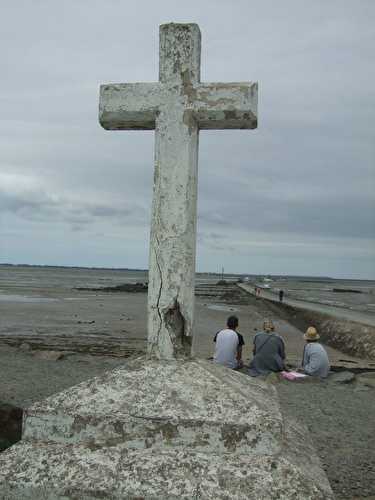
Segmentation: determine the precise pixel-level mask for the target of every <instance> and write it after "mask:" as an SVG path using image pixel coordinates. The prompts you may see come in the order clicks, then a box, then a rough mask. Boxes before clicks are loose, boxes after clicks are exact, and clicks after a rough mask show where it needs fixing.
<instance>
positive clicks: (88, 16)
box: [0, 0, 375, 274]
mask: <svg viewBox="0 0 375 500" xmlns="http://www.w3.org/2000/svg"><path fill="white" fill-rule="evenodd" d="M146 5H147V8H146ZM143 7H144V8H143ZM374 13H375V5H374V3H373V2H372V1H369V0H361V2H360V3H358V2H357V3H355V2H353V1H352V0H331V1H330V2H326V1H324V0H317V1H315V2H300V1H299V0H286V1H285V2H274V1H270V0H265V1H264V2H261V3H260V4H259V2H255V1H252V0H251V1H249V0H238V1H237V2H236V3H235V8H234V7H233V5H232V4H231V3H230V2H216V1H213V0H207V2H204V3H202V2H199V1H198V0H191V1H190V2H189V3H188V4H182V3H180V2H172V0H161V1H160V2H157V3H152V2H147V3H146V2H142V1H141V2H140V3H138V4H137V5H135V4H134V5H130V4H129V5H128V4H126V5H125V4H121V3H119V2H117V0H108V1H107V2H105V3H103V2H101V1H97V0H92V1H91V0H90V2H88V1H85V0H84V1H82V2H73V1H70V0H66V1H65V2H60V3H58V4H57V3H55V2H52V3H48V4H43V5H42V4H41V3H38V2H33V3H32V4H31V3H30V2H28V1H26V0H19V1H18V2H11V1H10V0H5V1H4V2H3V4H2V16H1V19H0V33H1V35H0V36H1V41H2V48H3V50H2V54H1V56H0V57H1V61H0V62H1V67H2V69H3V78H2V81H1V84H0V85H1V90H2V92H1V97H0V102H1V109H2V115H1V119H0V151H1V153H0V174H1V173H5V174H12V175H13V174H14V175H19V176H20V179H21V178H22V177H27V178H30V179H31V180H32V181H33V184H32V186H31V187H30V186H29V187H28V186H24V187H25V189H21V188H20V185H19V183H20V182H21V180H18V181H16V185H12V183H10V184H9V183H8V184H6V185H4V186H1V187H0V208H2V213H3V214H5V216H3V218H2V226H1V232H2V234H6V232H7V230H8V227H7V220H12V224H13V226H12V227H13V232H14V234H16V233H17V231H18V233H19V234H20V235H22V234H24V226H23V223H24V221H25V220H26V219H27V220H28V221H32V222H33V224H32V228H33V231H36V227H37V226H38V224H39V225H40V227H43V228H44V230H45V231H46V232H48V231H49V230H50V228H53V227H55V226H56V224H58V225H61V224H70V227H71V230H72V231H73V232H74V233H75V234H76V235H77V234H79V232H81V231H83V230H85V229H86V230H88V228H89V230H90V231H91V232H92V234H93V235H94V236H93V238H97V241H100V242H102V239H101V238H104V237H103V236H101V235H103V234H104V232H103V226H106V227H114V228H116V227H120V226H121V227H129V228H131V227H134V226H140V227H142V228H143V229H144V234H147V233H148V225H149V220H150V207H151V199H152V178H153V144H154V139H153V133H144V132H134V133H125V132H124V133H121V132H119V133H115V132H105V131H103V130H102V129H101V128H100V126H99V124H98V120H97V108H98V87H99V84H100V83H106V82H135V81H155V80H156V79H157V73H158V24H160V23H161V22H165V21H169V20H174V21H195V22H198V23H199V24H200V27H201V30H202V79H203V80H205V81H235V80H251V79H253V80H259V83H260V94H259V99H260V101H259V128H258V130H256V131H251V132H249V131H214V132H203V133H202V134H201V136H200V151H199V155H200V162H199V200H198V208H199V222H198V227H199V231H200V237H199V249H200V250H199V253H198V265H199V267H202V265H206V266H208V268H209V267H210V266H211V265H212V266H218V265H219V261H220V265H221V260H222V259H223V258H224V256H225V259H227V260H226V262H227V263H225V267H226V268H229V267H230V266H231V265H233V266H237V265H238V266H245V265H246V262H247V261H246V252H248V253H249V255H250V254H251V256H252V265H253V266H254V267H256V266H257V265H259V267H260V266H261V265H265V264H264V262H265V261H264V258H263V256H264V255H268V256H269V260H268V261H267V265H269V266H270V269H271V268H277V266H278V264H277V262H278V260H277V259H278V255H277V252H273V251H272V252H271V250H270V248H269V247H267V246H266V243H265V242H264V240H263V239H262V237H261V236H260V235H261V234H264V232H267V234H268V235H269V237H270V241H272V242H273V244H274V245H275V246H276V247H277V242H278V241H279V243H280V242H281V240H282V238H283V237H284V236H286V237H287V236H288V235H294V234H298V235H299V237H300V238H301V239H302V240H304V241H308V242H309V244H310V245H311V238H313V239H315V240H316V241H318V240H319V242H320V241H321V240H320V238H323V240H324V241H326V240H327V239H328V238H330V239H332V238H333V241H336V244H337V250H336V253H337V262H339V261H340V262H341V260H340V259H341V256H342V255H343V252H344V250H343V249H342V248H341V246H342V245H341V243H342V239H343V238H351V239H353V241H352V242H351V244H350V245H349V247H350V249H351V250H350V251H352V252H353V256H354V255H357V253H356V250H355V248H356V245H357V246H360V245H361V243H362V242H363V241H364V240H365V239H366V241H367V239H369V238H370V239H372V238H374V219H375V216H374V215H373V214H374V212H375V211H374V205H375V201H374V193H375V172H374V158H375V149H374V144H375V140H374V133H373V123H374V119H375V116H374V109H375V107H374V101H375V93H374V87H373V81H374V79H375V67H374V65H373V64H372V59H373V54H372V52H373V49H372V48H373V46H374V43H375V35H374V29H373V23H372V19H373V15H374ZM124 26H126V29H124ZM15 33H17V36H15ZM0 181H1V178H0ZM17 183H18V189H16V188H17ZM14 214H16V217H13V215H14ZM9 223H10V222H9ZM34 223H35V224H34ZM143 229H142V231H143ZM115 233H116V231H114V234H115ZM12 234H13V233H12ZM28 234H29V236H28V238H30V240H29V241H30V246H31V245H32V243H33V241H34V240H33V238H35V240H36V239H37V238H36V236H34V233H33V232H30V233H28ZM127 234H130V232H128V233H127ZM142 234H143V233H142ZM250 234H251V235H252V237H251V239H252V240H253V239H254V238H260V239H259V243H260V245H257V246H250V247H248V246H247V245H246V244H243V243H242V240H241V238H239V237H238V235H250ZM106 235H107V236H106V238H104V239H103V242H102V243H101V244H102V245H103V248H104V247H105V251H104V250H103V255H105V257H103V260H102V261H100V262H98V263H99V264H100V265H109V266H111V265H113V262H112V261H111V257H110V256H111V255H114V256H115V255H116V256H117V255H118V253H117V252H118V248H117V245H118V240H117V239H116V238H117V236H114V237H113V239H110V238H109V237H108V232H106ZM104 240H105V241H104ZM9 241H13V239H12V238H10V240H9ZM135 241H137V243H135V245H140V244H139V242H138V240H135ZM355 241H356V242H357V243H355ZM262 242H263V243H262ZM93 243H94V242H93ZM70 244H71V242H70V240H69V237H68V236H67V237H66V241H65V242H63V243H62V244H61V255H60V253H59V254H58V255H59V258H60V257H61V258H62V259H63V255H64V245H66V253H67V254H69V252H70V250H69V248H70ZM94 244H95V243H94ZM262 244H263V246H261V245H262ZM319 245H320V247H319V248H321V249H322V252H321V253H319V258H318V257H317V258H316V259H315V260H314V263H313V264H312V265H313V266H315V269H316V273H317V274H319V268H320V266H322V265H323V264H324V262H323V260H322V259H323V257H322V256H323V255H324V243H321V242H320V243H319ZM126 246H129V245H126ZM374 246H375V243H374ZM333 247H334V243H333V244H329V245H328V243H326V249H327V250H326V251H327V254H330V252H331V249H332V248H333ZM349 247H348V248H349ZM139 248H140V247H139ZM229 248H230V249H231V250H230V251H229V250H228V249H229ZM301 248H302V247H301ZM303 248H305V247H303ZM13 250H14V252H13V253H14V255H19V253H20V252H19V251H18V250H17V251H16V248H15V246H14V248H13ZM142 251H143V250H142ZM142 251H141V250H140V252H139V253H142ZM301 251H302V250H301ZM348 251H349V250H348ZM226 252H227V254H226ZM257 252H258V253H257ZM119 253H120V252H119ZM86 254H87V252H83V253H82V255H81V257H80V258H81V259H82V261H83V260H84V259H85V257H86ZM136 254H137V251H136V250H135V249H133V253H132V254H130V253H129V254H128V253H127V249H125V248H124V251H123V258H124V259H125V260H127V259H129V261H126V262H123V263H122V264H123V265H128V266H131V265H132V261H133V262H135V261H136V260H137V259H135V258H134V255H136ZM239 254H241V255H242V256H243V260H242V261H241V260H240V259H235V260H236V262H234V261H233V255H236V256H237V255H239ZM219 255H220V257H218V256H219ZM0 257H1V256H0ZM294 257H295V259H294V260H295V262H297V261H298V248H297V247H296V253H295V254H294ZM77 258H78V257H77ZM100 258H101V257H98V259H99V260H100ZM116 258H117V257H116ZM346 258H347V257H346V256H345V259H346ZM199 259H201V260H199ZM342 259H344V257H342ZM348 259H349V260H348V261H346V262H349V261H350V262H353V266H354V267H355V269H358V272H360V273H362V274H363V272H364V269H365V267H364V264H360V263H359V262H358V261H357V260H356V257H353V259H352V260H350V258H349V257H348ZM22 260H23V261H27V255H26V254H25V256H24V258H23V259H22ZM116 262H117V260H116ZM283 262H284V263H285V266H286V268H287V269H288V270H289V271H290V270H291V269H292V267H293V263H292V262H288V264H286V260H285V261H283ZM231 263H232V264H231ZM300 265H301V266H302V265H303V263H301V264H300ZM340 265H341V264H340ZM340 265H339V264H337V267H336V268H335V267H334V266H332V269H337V272H338V273H340V272H341V271H340V269H341V267H340ZM137 266H139V262H138V261H137ZM146 266H147V261H145V262H143V267H146ZM296 266H297V264H296ZM366 266H367V269H369V270H371V272H373V270H372V269H373V268H372V267H371V266H370V265H368V264H366ZM346 267H348V263H347V264H346ZM296 269H297V267H296ZM301 269H302V267H298V270H301ZM355 269H354V268H353V270H352V272H353V273H355ZM265 272H266V270H265Z"/></svg>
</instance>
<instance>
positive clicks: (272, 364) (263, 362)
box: [249, 319, 285, 377]
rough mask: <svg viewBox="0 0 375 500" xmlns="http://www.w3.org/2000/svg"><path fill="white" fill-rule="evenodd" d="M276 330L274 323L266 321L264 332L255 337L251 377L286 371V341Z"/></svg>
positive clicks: (250, 369)
mask: <svg viewBox="0 0 375 500" xmlns="http://www.w3.org/2000/svg"><path fill="white" fill-rule="evenodd" d="M274 330H275V327H274V325H273V323H272V321H271V320H270V319H266V320H265V321H264V323H263V332H259V333H257V334H256V335H255V337H254V348H253V354H254V357H253V359H252V361H251V363H250V366H249V375H251V376H252V377H257V376H258V375H268V374H269V373H271V372H280V371H282V370H284V360H285V346H284V341H283V339H282V337H280V335H278V334H277V333H275V332H274Z"/></svg>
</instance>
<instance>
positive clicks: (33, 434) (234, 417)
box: [0, 359, 333, 500]
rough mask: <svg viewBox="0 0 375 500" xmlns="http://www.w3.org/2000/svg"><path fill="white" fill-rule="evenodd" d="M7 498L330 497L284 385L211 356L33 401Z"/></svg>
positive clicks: (3, 485)
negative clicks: (288, 411)
mask: <svg viewBox="0 0 375 500" xmlns="http://www.w3.org/2000/svg"><path fill="white" fill-rule="evenodd" d="M24 418H25V420H24V430H23V441H21V442H20V443H18V444H17V445H15V446H13V447H12V448H10V449H9V450H7V451H5V452H4V453H2V454H1V455H0V499H9V500H10V499H14V500H15V499H17V500H20V499H23V498H30V499H62V498H64V499H76V498H79V499H86V498H87V499H88V498H113V499H120V498H121V499H125V498H129V499H130V498H145V499H173V498H176V499H177V498H179V499H183V498H185V499H188V498H197V499H199V498H207V499H228V498H230V499H248V498H252V499H257V500H260V499H271V498H275V499H276V498H277V499H288V500H290V499H301V500H308V499H322V500H323V499H324V500H327V499H330V498H333V495H332V492H331V489H330V486H329V483H328V481H327V478H326V476H325V474H324V472H323V471H322V469H321V467H320V462H319V460H318V458H317V456H316V454H315V451H314V449H313V448H312V446H311V443H310V441H309V438H308V435H307V431H306V430H304V429H302V428H300V427H299V426H297V424H294V423H293V424H287V423H286V422H284V421H283V418H282V416H281V413H280V409H279V405H278V401H277V396H276V392H275V389H274V388H273V387H271V386H268V385H267V384H265V383H264V382H261V381H258V380H254V379H252V378H250V377H246V376H244V375H242V374H240V373H236V372H233V371H231V370H229V369H226V368H223V367H221V366H217V365H214V364H212V363H209V362H205V361H194V360H193V361H186V362H183V361H171V362H163V361H145V360H144V359H139V360H133V361H131V362H129V363H128V364H127V365H126V367H124V368H118V369H116V370H114V371H112V372H108V373H107V374H105V375H103V376H101V377H98V378H95V379H93V380H90V381H88V382H84V383H82V384H80V385H78V386H76V387H73V388H71V389H69V390H66V391H64V392H62V393H59V394H57V395H55V396H53V397H50V398H48V399H47V400H45V401H43V402H41V403H38V404H35V405H33V406H32V407H31V408H29V409H28V410H27V411H26V413H25V417H24Z"/></svg>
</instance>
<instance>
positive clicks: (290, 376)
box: [281, 371, 307, 380]
mask: <svg viewBox="0 0 375 500" xmlns="http://www.w3.org/2000/svg"><path fill="white" fill-rule="evenodd" d="M281 376H282V377H283V378H285V380H297V379H299V378H304V377H306V376H307V375H305V374H304V373H298V372H286V371H283V372H281Z"/></svg>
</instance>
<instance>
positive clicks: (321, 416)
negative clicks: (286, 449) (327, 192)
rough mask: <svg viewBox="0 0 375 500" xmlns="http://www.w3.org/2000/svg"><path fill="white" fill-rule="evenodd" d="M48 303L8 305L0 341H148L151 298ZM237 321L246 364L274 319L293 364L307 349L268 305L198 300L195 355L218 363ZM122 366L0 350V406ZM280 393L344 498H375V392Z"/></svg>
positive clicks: (308, 389)
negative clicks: (218, 346)
mask: <svg viewBox="0 0 375 500" xmlns="http://www.w3.org/2000/svg"><path fill="white" fill-rule="evenodd" d="M39 295H41V294H40V292H39ZM42 295H43V294H42ZM48 297H50V298H54V299H57V300H53V301H42V302H40V301H39V302H38V301H34V302H23V303H22V304H20V303H19V302H12V301H9V302H7V303H6V305H4V304H5V303H4V302H3V303H1V304H0V307H1V311H0V313H1V317H2V321H1V326H0V335H1V334H5V333H7V334H9V333H10V332H13V334H14V335H17V332H24V333H25V332H28V333H32V332H34V333H38V334H43V335H46V336H48V335H50V334H51V333H52V334H57V333H58V334H64V335H69V336H74V335H75V334H78V333H79V334H80V335H90V334H93V333H95V334H97V335H103V336H104V337H106V336H110V335H116V336H123V337H124V338H125V339H126V338H139V339H142V338H143V339H144V338H145V332H146V294H141V293H139V294H138V293H137V294H129V293H124V294H113V293H107V294H97V293H87V292H74V293H73V292H71V291H69V292H64V293H63V292H61V291H55V292H54V293H51V292H50V291H49V293H48ZM72 299H73V300H72ZM230 314H237V315H238V316H239V318H240V331H241V333H242V334H243V335H244V338H245V349H244V359H245V361H246V362H247V360H248V359H249V358H250V356H251V344H252V339H253V337H254V335H255V333H256V331H257V330H259V329H260V328H261V325H262V322H263V319H264V318H265V317H270V318H271V319H272V320H273V321H274V323H275V326H276V329H277V331H278V332H279V333H280V334H281V335H283V337H284V339H285V343H286V350H287V356H288V362H290V363H292V364H296V363H297V362H298V361H299V359H300V357H301V353H302V349H303V344H304V342H303V340H302V332H301V331H299V330H298V329H297V328H295V327H293V326H291V325H290V324H289V323H288V322H287V320H286V319H285V318H281V317H278V316H275V313H274V312H273V311H272V310H271V309H270V308H269V305H268V304H267V301H263V300H257V299H255V297H252V296H246V297H245V298H243V299H242V300H239V301H238V300H233V301H231V300H227V301H226V302H225V303H223V302H221V301H220V300H216V299H215V297H209V298H206V297H197V301H196V324H195V332H196V336H195V338H194V342H193V347H194V352H195V355H197V356H199V357H204V358H208V357H210V356H211V355H212V352H213V342H212V339H213V335H214V334H215V332H216V331H218V330H219V329H221V328H222V327H223V326H224V325H225V321H226V318H227V317H228V315H230ZM328 352H329V356H330V358H331V361H334V360H338V359H342V358H343V357H344V358H346V359H347V358H348V356H346V355H345V356H343V355H342V353H340V352H339V351H337V350H334V349H331V348H328ZM122 363H126V359H121V358H114V357H108V356H89V355H84V354H71V355H69V356H67V357H65V358H63V359H61V360H59V361H49V360H42V359H39V358H37V357H36V356H35V355H34V354H33V353H31V352H27V351H26V352H24V351H21V350H20V349H16V348H10V347H8V346H4V345H2V344H1V342H0V401H2V402H8V403H12V404H15V405H19V406H22V407H26V406H28V405H30V404H31V403H32V402H33V401H36V400H39V399H42V398H44V397H46V396H48V395H50V394H53V393H55V392H57V391H60V390H62V389H64V388H66V387H69V386H71V385H74V384H76V383H78V382H80V381H82V380H85V379H87V378H90V377H92V376H95V375H97V374H99V373H101V372H102V371H105V370H108V369H111V368H113V367H114V366H117V365H119V364H122ZM244 376H246V375H244ZM276 387H277V389H278V392H279V395H280V403H281V407H282V410H283V412H284V414H285V415H286V416H287V417H289V416H290V417H293V418H297V419H298V420H300V421H301V422H302V423H304V424H305V425H306V426H307V427H308V429H309V431H310V433H312V435H313V439H314V441H315V444H316V448H317V451H318V453H319V456H320V458H321V460H322V463H323V465H324V468H325V470H326V471H327V474H328V477H329V479H330V482H331V484H332V487H333V489H334V491H335V493H336V495H337V498H338V499H339V500H342V499H349V498H350V499H354V498H366V497H367V498H369V497H370V495H375V433H374V415H375V389H371V388H368V387H363V386H361V385H359V384H357V383H356V382H354V383H351V384H346V385H338V384H334V383H332V382H330V381H329V380H328V381H326V382H314V383H306V384H305V383H303V384H295V383H291V382H280V383H277V385H276Z"/></svg>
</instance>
